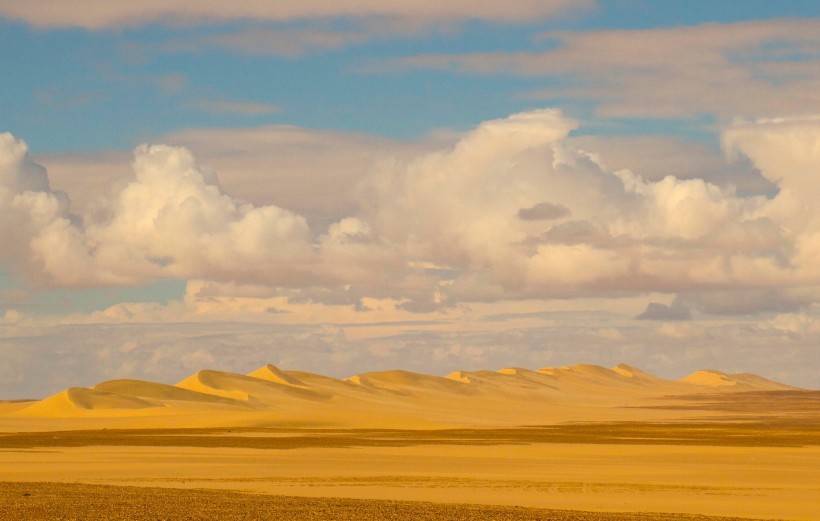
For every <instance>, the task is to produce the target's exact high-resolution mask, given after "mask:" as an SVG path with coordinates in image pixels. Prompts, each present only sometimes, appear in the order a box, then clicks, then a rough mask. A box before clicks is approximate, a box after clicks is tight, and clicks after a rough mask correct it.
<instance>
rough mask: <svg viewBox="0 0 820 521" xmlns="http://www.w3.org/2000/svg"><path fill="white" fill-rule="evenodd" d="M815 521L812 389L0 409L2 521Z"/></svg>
mask: <svg viewBox="0 0 820 521" xmlns="http://www.w3.org/2000/svg"><path fill="white" fill-rule="evenodd" d="M713 518H714V519H726V518H731V519H789V520H809V519H820V391H812V390H804V389H796V388H792V387H789V386H787V385H784V384H780V383H777V382H772V381H769V380H766V379H764V378H761V377H758V376H754V375H748V374H739V375H732V374H724V373H721V372H718V371H699V372H697V373H694V374H692V375H689V376H687V377H685V378H682V379H680V380H674V381H673V380H665V379H662V378H658V377H655V376H653V375H651V374H648V373H645V372H643V371H641V370H639V369H636V368H633V367H630V366H626V365H619V366H616V367H613V368H611V369H607V368H604V367H599V366H594V365H583V364H582V365H576V366H569V367H558V368H542V369H539V370H528V369H522V368H505V369H501V370H496V371H473V372H463V371H457V372H455V373H452V374H450V375H447V376H445V377H440V376H430V375H424V374H417V373H411V372H407V371H399V370H396V371H383V372H376V373H364V374H360V375H355V376H352V377H349V378H346V379H335V378H330V377H325V376H321V375H315V374H309V373H304V372H299V371H284V370H281V369H279V368H277V367H274V366H272V365H268V366H264V367H261V368H259V369H258V370H256V371H253V372H251V373H249V374H247V375H241V374H235V373H228V372H221V371H214V370H205V371H200V372H198V373H196V374H194V375H192V376H190V377H189V378H186V379H184V380H182V381H180V382H178V383H177V384H175V385H167V384H160V383H154V382H144V381H137V380H114V381H108V382H102V383H100V384H98V385H96V386H94V387H91V388H71V389H66V390H64V391H62V392H60V393H57V394H55V395H53V396H50V397H47V398H45V399H43V400H38V401H7V402H1V403H0V519H10V520H12V519H13V520H17V519H20V520H23V519H38V520H39V519H228V520H232V519H243V520H244V519H358V520H369V519H374V520H375V519H510V520H513V519H556V520H558V519H562V520H563V519H566V520H570V519H578V520H587V519H590V520H592V519H595V520H615V519H669V520H673V519H674V520H689V519H692V520H694V519H701V520H705V519H713Z"/></svg>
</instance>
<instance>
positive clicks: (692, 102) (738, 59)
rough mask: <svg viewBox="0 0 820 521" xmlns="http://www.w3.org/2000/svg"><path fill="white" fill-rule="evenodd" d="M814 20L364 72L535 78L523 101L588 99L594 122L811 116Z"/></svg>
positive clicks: (631, 37)
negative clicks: (538, 83) (541, 81)
mask: <svg viewBox="0 0 820 521" xmlns="http://www.w3.org/2000/svg"><path fill="white" fill-rule="evenodd" d="M818 35H820V21H817V20H772V21H769V20H767V21H757V22H740V23H731V24H706V25H699V26H694V27H671V28H659V29H638V30H617V31H610V30H605V31H588V32H578V33H570V32H549V33H544V34H541V35H539V36H538V37H537V38H536V43H535V46H543V47H546V49H545V50H535V51H533V50H528V51H518V52H486V53H471V54H449V55H436V54H429V55H419V56H409V57H403V58H396V59H389V60H386V61H383V62H374V63H372V64H371V65H370V66H368V67H366V70H372V71H377V70H379V69H383V70H395V69H398V70H401V69H405V70H406V69H425V68H429V69H441V70H450V71H453V72H455V73H459V74H482V75H483V74H508V75H520V76H532V77H543V78H545V79H549V82H548V83H549V84H548V86H545V87H544V88H541V89H533V90H530V91H527V92H526V93H524V95H525V96H526V97H527V98H529V99H532V100H538V99H540V100H545V99H550V100H573V99H577V100H590V101H592V102H593V103H594V104H595V105H596V107H597V108H596V113H597V114H598V115H599V116H602V117H632V118H635V117H637V118H644V117H645V118H691V117H695V116H697V115H698V114H701V113H704V112H706V113H711V114H716V115H718V116H720V117H722V118H732V117H735V116H738V115H748V116H757V115H798V114H803V113H804V112H805V111H806V110H814V111H820V97H819V96H818V94H817V93H818V92H820V90H818V85H820V73H818V71H820V36H818Z"/></svg>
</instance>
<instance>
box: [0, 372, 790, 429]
mask: <svg viewBox="0 0 820 521" xmlns="http://www.w3.org/2000/svg"><path fill="white" fill-rule="evenodd" d="M792 389H793V388H791V387H789V386H786V385H783V384H780V383H777V382H773V381H771V380H767V379H765V378H763V377H760V376H756V375H751V374H725V373H722V372H720V371H697V372H695V373H692V374H691V375H689V376H686V377H684V378H681V379H680V380H665V379H663V378H659V377H657V376H654V375H651V374H649V373H646V372H644V371H642V370H640V369H637V368H635V367H631V366H628V365H625V364H619V365H617V366H615V367H613V368H611V369H608V368H606V367H602V366H598V365H592V364H577V365H573V366H562V367H543V368H541V369H538V370H537V371H533V370H530V369H526V368H521V367H506V368H502V369H498V370H495V371H489V370H479V371H454V372H453V373H450V374H449V375H447V376H432V375H427V374H422V373H414V372H410V371H403V370H388V371H377V372H369V373H361V374H358V375H353V376H351V377H349V378H346V379H344V380H338V379H335V378H330V377H327V376H322V375H316V374H311V373H305V372H299V371H284V370H282V369H280V368H278V367H276V366H274V365H271V364H268V365H265V366H262V367H260V368H259V369H256V370H254V371H252V372H250V373H249V374H247V375H244V374H238V373H230V372H224V371H215V370H210V369H206V370H202V371H199V372H197V373H195V374H193V375H191V376H189V377H188V378H185V379H183V380H181V381H180V382H178V383H177V384H176V385H167V384H162V383H154V382H146V381H141V380H127V379H126V380H110V381H106V382H102V383H100V384H97V385H96V386H94V387H93V388H80V387H73V388H70V389H66V390H64V391H61V392H59V393H57V394H55V395H53V396H50V397H48V398H45V399H43V400H40V401H34V402H31V403H30V404H26V405H25V406H21V407H15V408H13V409H12V410H11V412H8V413H6V414H5V415H6V417H10V416H15V415H16V416H24V417H35V418H89V417H93V418H106V417H111V418H127V417H130V416H134V417H140V418H145V417H149V416H154V417H157V418H165V419H167V418H169V417H174V416H175V415H176V416H177V417H182V416H185V415H187V416H185V417H186V418H193V420H190V421H193V423H196V422H197V421H199V420H198V418H208V424H209V425H213V424H214V422H222V423H224V424H225V425H226V426H230V425H268V426H277V425H294V424H299V425H314V426H322V427H328V426H339V427H342V426H344V427H357V426H370V427H372V426H377V427H385V426H391V427H396V426H403V427H408V426H410V427H419V428H420V426H425V427H431V426H435V425H439V426H462V425H472V426H475V425H488V426H489V425H538V424H551V423H559V422H565V421H589V420H595V421H601V420H604V421H621V420H630V419H645V418H650V417H652V418H666V417H673V415H675V414H677V415H678V416H677V417H680V415H681V414H683V413H682V412H680V411H684V410H686V409H687V407H677V406H676V405H677V404H680V403H682V401H686V400H687V399H691V396H692V395H698V394H714V393H722V394H723V393H740V392H745V391H781V390H792ZM688 409H691V408H688ZM209 411H212V412H213V414H203V413H207V412H209ZM676 411H677V412H676ZM690 414H691V415H693V417H696V416H694V415H696V414H702V413H696V412H692V413H690ZM158 421H159V420H158ZM162 421H166V420H162ZM202 421H203V422H204V420H202ZM160 423H162V422H161V421H160Z"/></svg>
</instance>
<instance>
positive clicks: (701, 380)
mask: <svg viewBox="0 0 820 521" xmlns="http://www.w3.org/2000/svg"><path fill="white" fill-rule="evenodd" d="M680 381H681V382H683V383H687V384H692V385H700V386H702V387H734V386H735V385H737V382H735V381H734V380H732V379H730V378H729V376H728V375H727V374H725V373H721V372H720V371H695V372H694V373H692V374H690V375H689V376H685V377H683V378H681V379H680Z"/></svg>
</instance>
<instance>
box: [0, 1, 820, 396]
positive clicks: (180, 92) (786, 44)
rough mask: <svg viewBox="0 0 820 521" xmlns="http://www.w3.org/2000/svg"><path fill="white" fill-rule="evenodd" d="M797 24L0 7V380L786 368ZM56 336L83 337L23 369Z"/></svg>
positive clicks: (567, 13) (803, 282)
mask: <svg viewBox="0 0 820 521" xmlns="http://www.w3.org/2000/svg"><path fill="white" fill-rule="evenodd" d="M345 9H347V10H345ZM818 34H820V4H818V2H816V1H808V0H806V1H798V0H793V1H781V2H771V1H763V0H756V1H747V2H743V3H742V5H741V4H740V3H737V2H714V1H711V2H710V1H694V2H655V1H649V0H646V1H643V0H610V1H607V0H597V1H596V0H579V1H573V0H555V1H550V2H536V1H531V0H517V1H512V2H509V3H508V5H507V4H505V5H501V4H497V3H493V2H461V1H454V2H449V3H437V2H427V1H424V2H421V3H419V4H418V6H417V7H413V8H407V7H406V6H404V5H403V4H399V3H391V2H387V3H384V2H375V1H373V2H371V1H369V0H368V1H363V2H360V3H357V4H355V6H354V7H349V8H343V7H340V6H339V5H336V4H335V3H334V2H316V3H314V4H311V5H307V4H305V5H302V4H298V3H292V2H282V3H276V4H275V5H273V4H272V5H268V6H264V5H263V6H262V7H259V6H255V5H254V4H252V3H246V2H241V1H240V2H236V3H235V5H230V6H228V5H226V6H203V5H200V4H198V3H196V2H179V3H177V4H175V5H174V6H168V5H165V4H164V3H163V2H158V1H157V2H154V1H148V2H143V3H140V4H135V5H134V6H127V5H125V4H122V5H119V4H117V3H110V2H103V1H99V2H98V1H92V2H89V3H88V4H87V5H85V7H84V10H83V12H82V13H80V12H78V11H77V10H76V9H75V8H73V7H72V6H71V3H70V2H63V1H57V2H54V3H53V4H48V3H46V2H40V1H28V2H22V1H17V0H12V1H9V2H6V3H5V4H4V5H3V6H0V47H2V48H3V49H4V52H3V53H2V54H0V70H3V71H4V75H3V76H4V77H3V87H2V89H0V132H8V133H9V135H8V137H7V138H6V141H5V142H4V147H5V148H2V150H0V153H2V154H5V156H3V157H0V159H2V161H0V168H5V169H6V171H5V173H3V175H2V176H0V180H1V181H3V183H6V184H5V185H0V190H5V192H2V191H0V195H2V197H0V217H2V218H3V219H4V220H5V223H4V225H3V228H4V231H2V232H1V233H0V239H3V240H4V242H5V244H6V246H5V247H4V251H3V258H2V263H3V264H2V266H3V269H2V270H0V271H1V272H2V274H0V318H1V319H2V320H0V351H4V352H6V353H7V354H8V356H7V357H6V360H7V361H6V362H0V376H2V375H14V379H9V380H7V381H8V382H9V383H7V384H0V398H4V397H6V396H5V395H9V396H10V397H14V396H17V395H21V394H31V395H34V394H36V395H42V394H44V393H48V392H52V391H57V390H59V389H58V387H59V386H60V385H64V384H65V385H80V384H81V385H90V384H93V383H95V381H96V380H102V379H105V378H112V377H126V376H127V377H137V378H149V377H150V378H154V379H160V380H163V381H173V380H174V379H177V378H182V377H184V376H186V371H194V370H197V369H201V368H202V367H199V366H200V365H203V364H204V365H208V364H217V363H219V364H222V365H224V366H225V367H221V368H222V369H227V370H241V369H243V368H245V367H246V366H248V367H252V366H253V365H254V364H256V363H257V362H259V361H270V362H274V363H285V364H291V365H293V366H296V367H293V368H299V369H308V370H315V371H318V372H325V373H328V372H331V371H337V372H340V373H342V372H344V371H350V372H355V371H360V370H366V369H375V368H387V367H404V368H411V369H416V370H423V371H426V372H433V373H444V372H449V371H450V370H455V369H469V368H473V367H479V366H480V367H484V368H494V366H495V365H515V364H518V365H529V366H532V365H538V364H541V365H548V364H558V363H577V362H592V363H601V364H610V363H612V364H614V363H618V362H627V363H630V364H632V365H636V366H640V367H644V368H646V369H648V370H650V371H655V372H658V373H659V374H663V375H665V376H674V375H680V376H682V375H683V374H684V373H685V372H686V371H687V370H694V369H700V368H703V367H715V368H718V369H724V370H727V371H751V372H758V373H766V374H765V375H766V376H770V377H773V378H779V379H783V380H786V381H788V382H792V383H795V384H798V385H809V386H815V387H816V386H818V385H820V380H818V378H819V377H818V376H817V374H820V370H818V369H820V354H818V351H817V349H816V346H817V345H820V344H818V340H820V321H818V319H817V318H816V316H817V314H818V313H817V311H818V306H817V303H818V302H820V289H818V288H820V276H819V275H820V274H818V273H816V269H815V268H814V267H813V266H814V264H818V265H820V262H814V261H815V260H816V258H817V257H816V256H817V255H818V251H820V250H816V249H815V247H814V244H815V242H816V241H817V237H820V235H818V230H817V229H816V228H815V224H814V223H815V220H820V208H817V207H815V206H814V204H813V203H812V202H811V201H806V200H803V199H802V198H801V196H800V194H805V193H811V190H812V189H813V187H814V186H815V185H814V183H816V181H815V180H814V178H815V177H816V175H815V174H813V172H817V168H818V167H816V164H817V163H816V162H815V161H816V159H817V158H816V152H812V150H813V148H812V146H813V145H812V143H815V144H816V143H817V139H818V137H817V136H818V133H819V132H820V130H819V129H820V123H818V120H817V116H818V114H820V97H818V95H817V92H820V72H819V71H820V64H818V61H820V37H818V36H817V35H818ZM544 109H549V110H544ZM515 114H519V116H514V115H515ZM15 143H16V144H17V145H15ZM22 143H25V145H26V147H27V152H24V151H21V150H22V149H21V148H20V146H22V145H20V144H22ZM144 143H145V144H148V145H158V146H157V147H154V148H150V147H144V148H140V147H141V146H142V144H144ZM18 145H19V146H18ZM164 145H168V147H165V146H164ZM180 147H184V148H180ZM812 154H815V156H812ZM132 163H133V165H132ZM31 165H41V166H42V167H44V168H45V169H46V172H47V175H48V181H49V183H50V184H47V185H46V184H43V183H42V182H40V181H36V182H35V181H26V179H28V180H32V179H35V178H37V176H38V175H39V174H37V172H38V170H37V168H39V167H36V166H31ZM804 170H805V172H804ZM627 171H628V172H629V173H625V172H627ZM568 172H569V173H568ZM0 173H2V172H0ZM38 179H39V178H38ZM27 183H28V184H27ZM26 190H28V191H26ZM26 194H29V195H26ZM32 194H39V195H32ZM4 205H5V206H4ZM21 212H22V213H21ZM516 212H518V213H516ZM516 215H517V216H518V217H516ZM528 216H535V217H528ZM653 304H654V305H653ZM271 310H274V311H276V312H271ZM681 310H685V311H681ZM4 314H5V315H4ZM551 314H552V315H551ZM4 316H5V318H3V317H4ZM488 316H504V317H507V319H505V321H502V322H503V324H500V323H499V322H498V321H487V320H485V319H486V317H488ZM545 316H549V317H552V318H550V319H548V320H547V319H545V318H544V317H545ZM568 316H570V317H572V318H571V319H570V320H567V321H564V320H558V319H557V318H555V317H568ZM200 322H207V323H209V327H210V328H217V329H218V328H219V327H220V326H219V324H224V328H225V331H226V333H225V334H226V336H225V337H224V338H232V340H214V338H223V337H219V335H215V336H208V340H207V341H204V342H203V343H202V345H201V346H199V347H197V348H194V347H191V345H192V338H193V337H192V334H193V333H192V332H191V331H192V328H191V326H190V324H196V323H200ZM135 324H146V326H145V327H149V326H148V325H150V327H151V328H152V329H151V330H152V331H156V330H157V328H160V329H162V330H163V331H164V332H165V333H163V335H165V336H162V338H164V339H165V340H163V341H156V342H153V343H147V344H146V345H145V346H142V347H137V348H131V347H128V348H122V346H124V345H125V346H131V343H132V342H137V344H138V343H139V342H138V339H137V340H135V339H134V338H133V336H134V334H135V333H134V331H136V330H138V329H139V326H138V325H135ZM237 324H240V325H241V324H244V326H243V327H246V328H247V331H248V332H249V333H248V334H249V335H251V336H253V335H258V334H259V331H270V332H271V334H276V335H278V336H281V337H282V338H284V337H287V338H288V339H289V340H288V341H287V342H285V341H283V342H282V343H281V345H282V346H285V345H287V346H290V347H281V348H275V347H271V346H266V347H264V348H262V347H259V348H258V349H256V350H255V351H254V350H253V349H252V348H251V347H249V346H246V345H240V344H241V343H242V342H243V340H242V335H241V334H239V333H237V331H240V330H241V328H240V326H238V325H237ZM345 324H347V326H345ZM351 324H365V325H367V326H361V325H360V326H357V327H355V328H354V327H353V326H351ZM372 324H384V325H383V326H378V327H377V326H372ZM388 324H389V326H388ZM402 324H404V325H402ZM418 324H427V325H425V326H424V327H421V326H418ZM430 324H435V325H430ZM488 324H492V326H489V325H488ZM126 325H127V327H126ZM66 327H73V328H76V329H75V330H82V331H87V334H88V335H97V336H98V335H109V336H108V337H105V336H104V338H103V340H105V341H104V342H102V344H106V342H107V345H108V346H109V347H108V349H109V351H110V352H109V351H105V352H103V351H100V349H103V348H102V347H97V348H94V349H92V348H91V347H89V345H90V344H89V343H86V344H84V343H83V335H82V334H72V335H69V336H68V337H67V338H69V340H66V341H65V345H61V346H60V348H59V352H60V353H61V354H60V355H59V356H63V357H75V356H83V357H88V359H89V360H91V359H93V360H94V364H90V363H89V364H86V366H88V367H92V366H93V367H94V368H95V369H94V371H91V370H89V371H87V372H83V371H80V370H75V372H73V373H72V374H69V375H66V376H65V377H64V378H62V379H60V380H59V381H57V380H54V381H51V382H45V383H44V382H36V383H32V382H31V381H29V379H28V378H27V377H26V375H27V374H31V373H32V372H33V371H34V369H33V368H34V367H35V366H36V365H37V363H38V362H39V361H40V360H41V357H49V356H51V357H53V356H57V355H56V354H55V352H52V351H49V350H48V348H47V346H48V345H49V343H48V342H46V341H45V340H44V339H51V338H59V336H60V334H58V333H57V331H58V330H59V331H62V329H60V328H66ZM293 328H296V329H297V330H298V332H297V333H293V331H294V329H293ZM328 328H330V329H328ZM334 328H335V329H334ZM750 328H752V329H753V330H754V331H755V332H756V333H755V334H756V336H757V337H759V338H765V339H766V343H767V345H769V346H770V347H768V348H767V347H763V346H761V347H760V348H759V349H756V350H753V351H752V352H751V353H750V352H749V349H750V348H749V347H748V338H747V332H748V331H749V330H750ZM354 329H355V331H354ZM330 330H332V331H333V332H334V333H333V334H332V335H330V336H328V331H330ZM101 331H104V333H102V332H101ZM306 331H307V332H306ZM288 335H290V336H288ZM300 335H302V336H300ZM137 336H138V334H137ZM303 337H304V338H307V337H310V338H315V342H316V343H315V346H318V347H316V348H315V349H316V350H318V351H317V352H321V353H325V355H321V356H320V355H318V354H316V352H312V351H310V350H307V351H305V352H304V353H303V352H302V351H301V350H300V349H299V348H298V347H294V346H297V345H298V342H297V341H296V340H294V339H296V338H303ZM254 338H256V337H255V336H254ZM328 338H332V340H328ZM410 338H413V339H416V340H414V341H412V342H410V341H409V340H408V339H410ZM425 338H426V339H428V340H423V339H425ZM516 338H518V339H519V344H516V340H515V339H516ZM312 341H313V340H312ZM323 342H324V344H323ZM425 342H426V343H425ZM578 342H585V347H584V348H583V349H582V350H580V351H579V350H577V349H575V348H574V347H572V346H576V345H578ZM93 344H94V345H98V341H97V340H95V342H94V343H93ZM102 344H100V345H102ZM741 344H744V345H743V347H741ZM32 346H36V348H35V347H32ZM115 346H120V347H119V348H115ZM174 346H176V347H174ZM374 346H375V347H374ZM493 346H495V347H493ZM54 349H57V347H56V346H54ZM236 350H239V351H241V352H243V353H244V355H243V357H244V358H243V360H234V361H233V362H231V359H230V357H227V358H226V356H225V353H229V352H235V351H236ZM12 353H13V356H12ZM23 353H28V354H26V355H25V356H23V355H22V354H23ZM31 353H39V354H37V355H34V354H31ZM105 353H108V354H105ZM248 353H252V354H248ZM328 353H329V354H328ZM419 353H423V354H419ZM137 354H139V356H137ZM163 356H165V357H173V358H174V359H175V360H177V361H178V360H189V362H186V363H184V364H182V365H180V364H179V363H177V364H176V365H174V366H173V368H168V367H170V366H168V367H166V366H163V364H162V362H161V360H162V359H163V358H162V357H163ZM100 357H102V358H100ZM186 357H187V358H186ZM581 358H583V359H581ZM773 358H775V359H776V360H777V361H776V362H774V363H772V361H771V360H772V359H773ZM100 360H106V361H107V362H106V363H104V364H103V363H101V362H100ZM158 360H159V361H158ZM251 362H253V363H251ZM2 364H5V365H2ZM232 364H233V365H232ZM75 367H85V366H83V365H82V364H78V365H76V366H75ZM340 375H341V374H340ZM4 385H5V387H4Z"/></svg>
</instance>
